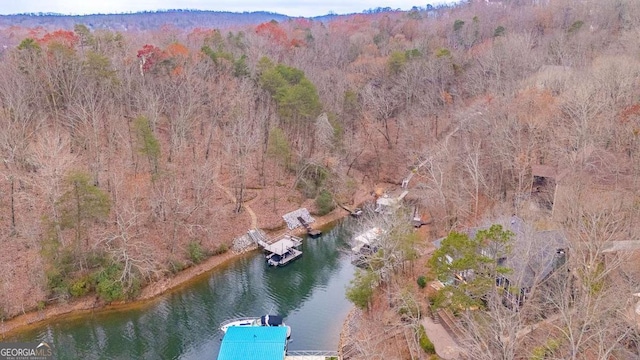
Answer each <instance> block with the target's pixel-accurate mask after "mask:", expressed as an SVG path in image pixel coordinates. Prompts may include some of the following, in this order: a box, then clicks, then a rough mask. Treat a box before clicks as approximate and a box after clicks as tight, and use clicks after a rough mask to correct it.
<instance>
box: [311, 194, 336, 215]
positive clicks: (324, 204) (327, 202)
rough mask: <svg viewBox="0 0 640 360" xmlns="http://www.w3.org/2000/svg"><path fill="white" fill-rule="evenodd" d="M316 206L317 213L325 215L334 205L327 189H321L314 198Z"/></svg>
mask: <svg viewBox="0 0 640 360" xmlns="http://www.w3.org/2000/svg"><path fill="white" fill-rule="evenodd" d="M316 206H317V207H318V215H320V216H322V215H326V214H328V213H330V212H331V210H333V209H334V208H335V207H336V206H335V204H334V203H333V196H331V193H329V192H328V191H327V190H322V191H321V192H320V195H318V197H317V198H316Z"/></svg>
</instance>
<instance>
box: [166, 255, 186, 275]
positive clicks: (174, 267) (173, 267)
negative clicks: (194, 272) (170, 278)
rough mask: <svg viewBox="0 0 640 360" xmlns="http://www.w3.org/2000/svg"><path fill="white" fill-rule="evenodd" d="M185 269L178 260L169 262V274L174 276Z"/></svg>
mask: <svg viewBox="0 0 640 360" xmlns="http://www.w3.org/2000/svg"><path fill="white" fill-rule="evenodd" d="M185 267H186V266H185V264H184V263H183V262H182V261H180V260H176V259H171V260H169V264H168V268H169V271H171V273H172V274H174V275H175V274H177V273H179V272H180V271H182V270H184V268H185Z"/></svg>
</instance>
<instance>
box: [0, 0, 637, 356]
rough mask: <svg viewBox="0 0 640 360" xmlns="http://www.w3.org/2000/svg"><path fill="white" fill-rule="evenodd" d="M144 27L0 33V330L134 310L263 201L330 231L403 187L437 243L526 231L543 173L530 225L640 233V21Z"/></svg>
mask: <svg viewBox="0 0 640 360" xmlns="http://www.w3.org/2000/svg"><path fill="white" fill-rule="evenodd" d="M152 15H153V14H141V15H139V16H140V18H139V21H138V20H137V21H138V23H139V24H141V25H140V26H138V27H136V28H135V29H133V28H132V29H126V30H127V31H125V29H102V28H100V27H99V26H91V25H89V24H86V23H81V22H76V23H74V26H73V28H72V29H71V28H66V29H50V28H47V27H44V26H42V27H41V26H38V27H32V28H27V27H22V26H19V25H16V24H12V25H9V24H7V25H4V26H3V27H2V28H1V30H0V39H2V40H3V42H4V43H5V44H7V45H6V46H5V48H4V49H3V50H2V52H1V53H0V54H1V55H0V129H2V131H0V154H1V156H2V160H3V166H2V173H1V174H2V177H0V189H1V193H2V196H1V197H0V203H1V207H0V209H1V213H0V226H1V227H2V231H0V241H1V242H2V244H3V246H4V249H5V251H4V252H3V254H2V255H0V256H1V257H2V258H1V259H2V261H0V274H2V276H0V316H1V317H10V316H14V315H16V314H17V313H19V312H20V311H21V310H22V309H30V308H35V307H36V306H37V304H38V302H41V303H42V304H44V303H47V302H50V301H53V300H55V299H67V298H69V297H71V296H80V295H83V294H86V293H88V292H90V291H95V292H97V293H98V294H99V295H100V296H101V297H102V298H103V299H105V300H107V301H110V300H114V299H122V298H126V297H128V296H135V294H136V293H137V291H138V290H139V289H140V287H141V286H142V285H143V284H145V283H147V282H149V281H153V280H155V279H158V278H161V277H165V276H169V275H170V274H171V273H173V272H177V271H180V270H181V269H183V268H184V267H185V266H188V265H190V264H192V263H197V262H199V261H201V260H202V258H203V256H206V255H209V254H213V253H217V252H223V251H225V249H226V248H228V247H229V246H230V243H231V239H232V238H233V237H234V236H237V235H238V234H240V233H242V232H244V231H246V229H247V228H248V227H249V225H250V223H249V220H248V219H247V218H246V217H244V216H243V215H242V214H241V211H242V203H243V201H245V200H247V197H248V196H249V195H250V194H251V192H250V190H251V189H269V190H265V191H264V193H268V194H269V195H265V196H264V197H259V198H258V199H257V201H258V202H259V203H260V204H261V206H263V207H264V209H265V212H271V213H274V214H276V215H277V213H278V212H282V213H284V212H286V211H284V210H291V209H287V206H288V205H287V204H291V203H296V204H297V205H300V204H303V203H305V201H310V204H315V206H317V207H318V209H316V210H317V211H318V212H325V211H330V210H331V206H332V203H333V202H339V203H349V202H350V201H352V200H353V195H354V193H355V191H356V189H357V188H359V187H365V188H366V187H373V186H374V185H375V184H377V183H381V182H390V183H396V184H399V183H400V182H401V181H402V178H403V177H404V176H405V175H406V173H407V172H409V171H411V169H413V172H414V174H415V176H414V180H412V181H413V186H414V187H415V188H417V189H419V190H420V191H421V194H422V195H421V198H420V199H419V201H420V203H421V206H422V207H423V208H426V209H428V212H429V213H430V214H431V215H432V218H433V219H434V225H435V227H436V228H437V229H439V230H438V232H439V233H444V232H447V231H449V230H451V229H455V228H457V227H459V226H461V225H472V224H475V223H476V222H478V221H480V220H481V219H485V218H487V217H490V216H492V215H495V214H525V213H526V212H527V211H528V210H530V208H531V206H532V205H531V202H529V201H527V199H529V196H530V195H531V194H532V193H537V190H539V189H538V188H537V187H536V188H534V187H533V185H532V178H534V177H536V175H535V174H533V173H532V169H533V168H535V167H539V166H545V167H547V168H550V169H554V173H553V179H554V181H555V182H556V189H558V191H557V192H554V195H553V196H552V198H553V199H550V198H549V196H548V194H547V195H545V196H547V198H546V199H545V201H546V202H541V204H543V205H540V206H539V207H541V208H544V206H546V205H549V210H550V211H549V212H550V213H551V212H552V213H551V214H549V216H548V218H547V220H540V221H539V222H538V223H537V225H536V226H539V227H542V228H544V227H545V226H549V223H553V225H554V226H555V225H557V226H561V227H563V228H564V229H565V230H566V231H567V233H568V234H569V237H570V238H572V239H574V240H575V241H581V242H585V241H595V242H599V241H604V240H603V239H606V240H607V241H609V240H611V241H613V240H619V239H629V238H634V237H635V236H636V234H637V233H638V231H637V230H638V229H637V227H636V226H635V224H636V223H637V221H636V220H637V218H638V210H637V203H638V197H637V196H638V194H637V191H636V189H637V188H638V183H637V181H638V180H637V179H638V178H639V177H638V175H640V161H639V159H640V156H639V154H640V141H639V139H638V134H639V133H640V87H639V86H638V85H639V80H640V59H639V57H638V55H639V51H640V36H639V35H640V2H637V1H635V0H600V1H595V0H587V1H580V2H578V1H572V0H558V1H537V0H536V1H534V0H531V1H528V0H518V1H516V0H504V1H486V2H485V1H472V2H469V3H465V4H460V5H458V6H455V7H453V8H450V9H440V10H434V9H432V8H425V9H421V8H415V9H413V10H411V11H370V12H367V13H366V14H354V15H349V16H340V17H335V18H333V19H331V20H328V21H317V20H312V19H304V18H296V19H289V18H286V19H284V18H278V19H272V18H270V19H268V20H266V19H265V20H264V21H260V23H259V24H255V25H243V23H242V22H234V23H233V24H224V26H222V25H221V26H218V27H216V28H213V27H193V26H191V25H184V24H183V23H179V22H176V23H175V24H174V25H165V26H162V27H156V28H147V27H145V26H142V24H143V23H144V22H145V21H146V19H150V18H151V16H152ZM179 15H180V16H181V17H183V18H184V19H192V16H195V15H196V14H191V13H189V12H183V13H180V14H179ZM267 15H269V16H270V15H271V14H267ZM114 16H115V17H118V16H120V17H123V16H128V15H114ZM145 16H149V18H146V17H145ZM5 20H6V19H5ZM76 20H78V21H80V20H84V19H83V18H77V19H75V18H74V19H73V21H76ZM3 21H4V20H3ZM234 21H235V20H234ZM62 28H64V27H62ZM141 29H143V30H141ZM222 188H225V189H228V190H230V193H231V195H232V198H233V199H234V201H229V199H228V198H227V196H226V195H225V194H224V193H223V192H222V190H221V189H222ZM290 191H293V192H294V193H295V194H296V195H291V192H290ZM542 195H544V194H541V196H542ZM292 199H293V200H292ZM254 201H256V200H254ZM308 203H309V202H308ZM545 204H546V205H545ZM551 210H552V211H551ZM259 225H261V226H266V225H269V224H259ZM589 254H591V253H589ZM585 257H588V256H587V255H585ZM585 271H586V270H585ZM632 287H633V286H631V285H629V288H628V289H627V290H629V293H630V292H631V289H632ZM636 291H637V289H636ZM595 322H596V321H595V320H594V323H595ZM585 326H586V325H585ZM611 331H612V332H613V330H611ZM590 341H591V340H590ZM594 341H595V340H594ZM572 345H574V346H575V347H576V348H580V346H582V344H581V343H579V340H576V343H573V344H572ZM592 345H593V344H592V343H591V344H590V346H592ZM511 350H512V349H509V351H511Z"/></svg>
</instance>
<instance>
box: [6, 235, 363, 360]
mask: <svg viewBox="0 0 640 360" xmlns="http://www.w3.org/2000/svg"><path fill="white" fill-rule="evenodd" d="M346 239H347V232H346V230H345V226H344V225H342V224H340V225H337V226H336V227H334V228H333V229H331V230H330V231H327V232H325V234H324V235H323V236H322V237H320V238H318V239H305V240H304V245H303V247H302V251H303V256H302V258H300V259H298V260H296V261H295V262H293V263H291V264H289V265H287V266H286V267H282V268H269V267H267V264H266V262H265V259H264V256H263V255H262V253H258V252H255V253H252V254H250V255H248V256H244V257H242V258H240V259H239V260H237V261H233V263H231V264H229V265H227V266H225V267H222V268H219V269H216V270H215V271H214V273H213V274H212V275H211V276H210V277H208V278H205V279H203V280H202V281H199V282H196V283H193V284H192V285H190V286H189V287H187V288H185V289H182V290H180V291H177V292H174V293H171V294H168V295H166V296H164V297H163V298H161V299H160V300H159V301H158V302H155V303H153V304H152V305H149V306H146V307H144V308H142V309H135V310H123V311H111V312H103V313H97V314H92V315H86V316H83V317H81V318H79V319H73V320H58V321H57V322H54V323H49V324H46V325H43V326H41V327H40V328H37V329H34V330H32V331H30V332H28V333H24V334H21V335H19V337H18V338H16V339H14V340H16V341H36V340H38V341H47V342H48V343H49V344H53V347H54V352H55V355H56V359H215V358H216V357H217V354H218V350H219V348H220V340H221V338H222V332H221V331H220V330H219V329H218V325H219V324H220V323H221V322H223V321H225V320H227V319H229V318H233V317H240V316H259V315H263V314H266V313H271V314H280V315H282V316H284V317H285V322H286V323H287V324H288V325H290V326H291V328H292V336H291V339H292V341H291V342H290V344H289V349H291V350H337V347H338V339H339V335H340V329H341V326H342V322H343V321H344V319H345V317H346V315H347V313H348V311H349V310H350V309H351V306H352V305H351V303H349V301H348V300H346V299H345V295H344V293H345V287H346V285H347V284H348V283H349V280H351V278H352V277H353V272H354V268H353V266H352V265H351V264H350V263H349V256H348V255H347V250H348V245H347V243H346V241H345V240H346Z"/></svg>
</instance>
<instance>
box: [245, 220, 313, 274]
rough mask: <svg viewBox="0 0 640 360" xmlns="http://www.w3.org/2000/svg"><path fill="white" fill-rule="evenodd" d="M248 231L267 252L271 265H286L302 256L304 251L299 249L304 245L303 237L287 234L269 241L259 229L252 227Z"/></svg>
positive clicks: (268, 261)
mask: <svg viewBox="0 0 640 360" xmlns="http://www.w3.org/2000/svg"><path fill="white" fill-rule="evenodd" d="M247 233H248V234H249V237H250V238H251V239H253V241H255V243H256V244H258V246H260V247H262V248H263V249H264V251H265V252H267V263H268V264H269V265H271V266H284V265H287V264H289V263H290V262H292V261H293V260H295V259H297V258H299V257H300V256H302V251H300V250H299V249H298V248H299V247H300V246H301V245H302V239H301V238H299V237H297V236H293V235H288V234H285V235H282V236H280V237H278V238H276V239H275V240H272V241H269V240H268V239H267V238H266V237H265V236H264V235H263V234H262V233H261V232H260V231H258V230H257V229H251V230H249V231H248V232H247Z"/></svg>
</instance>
